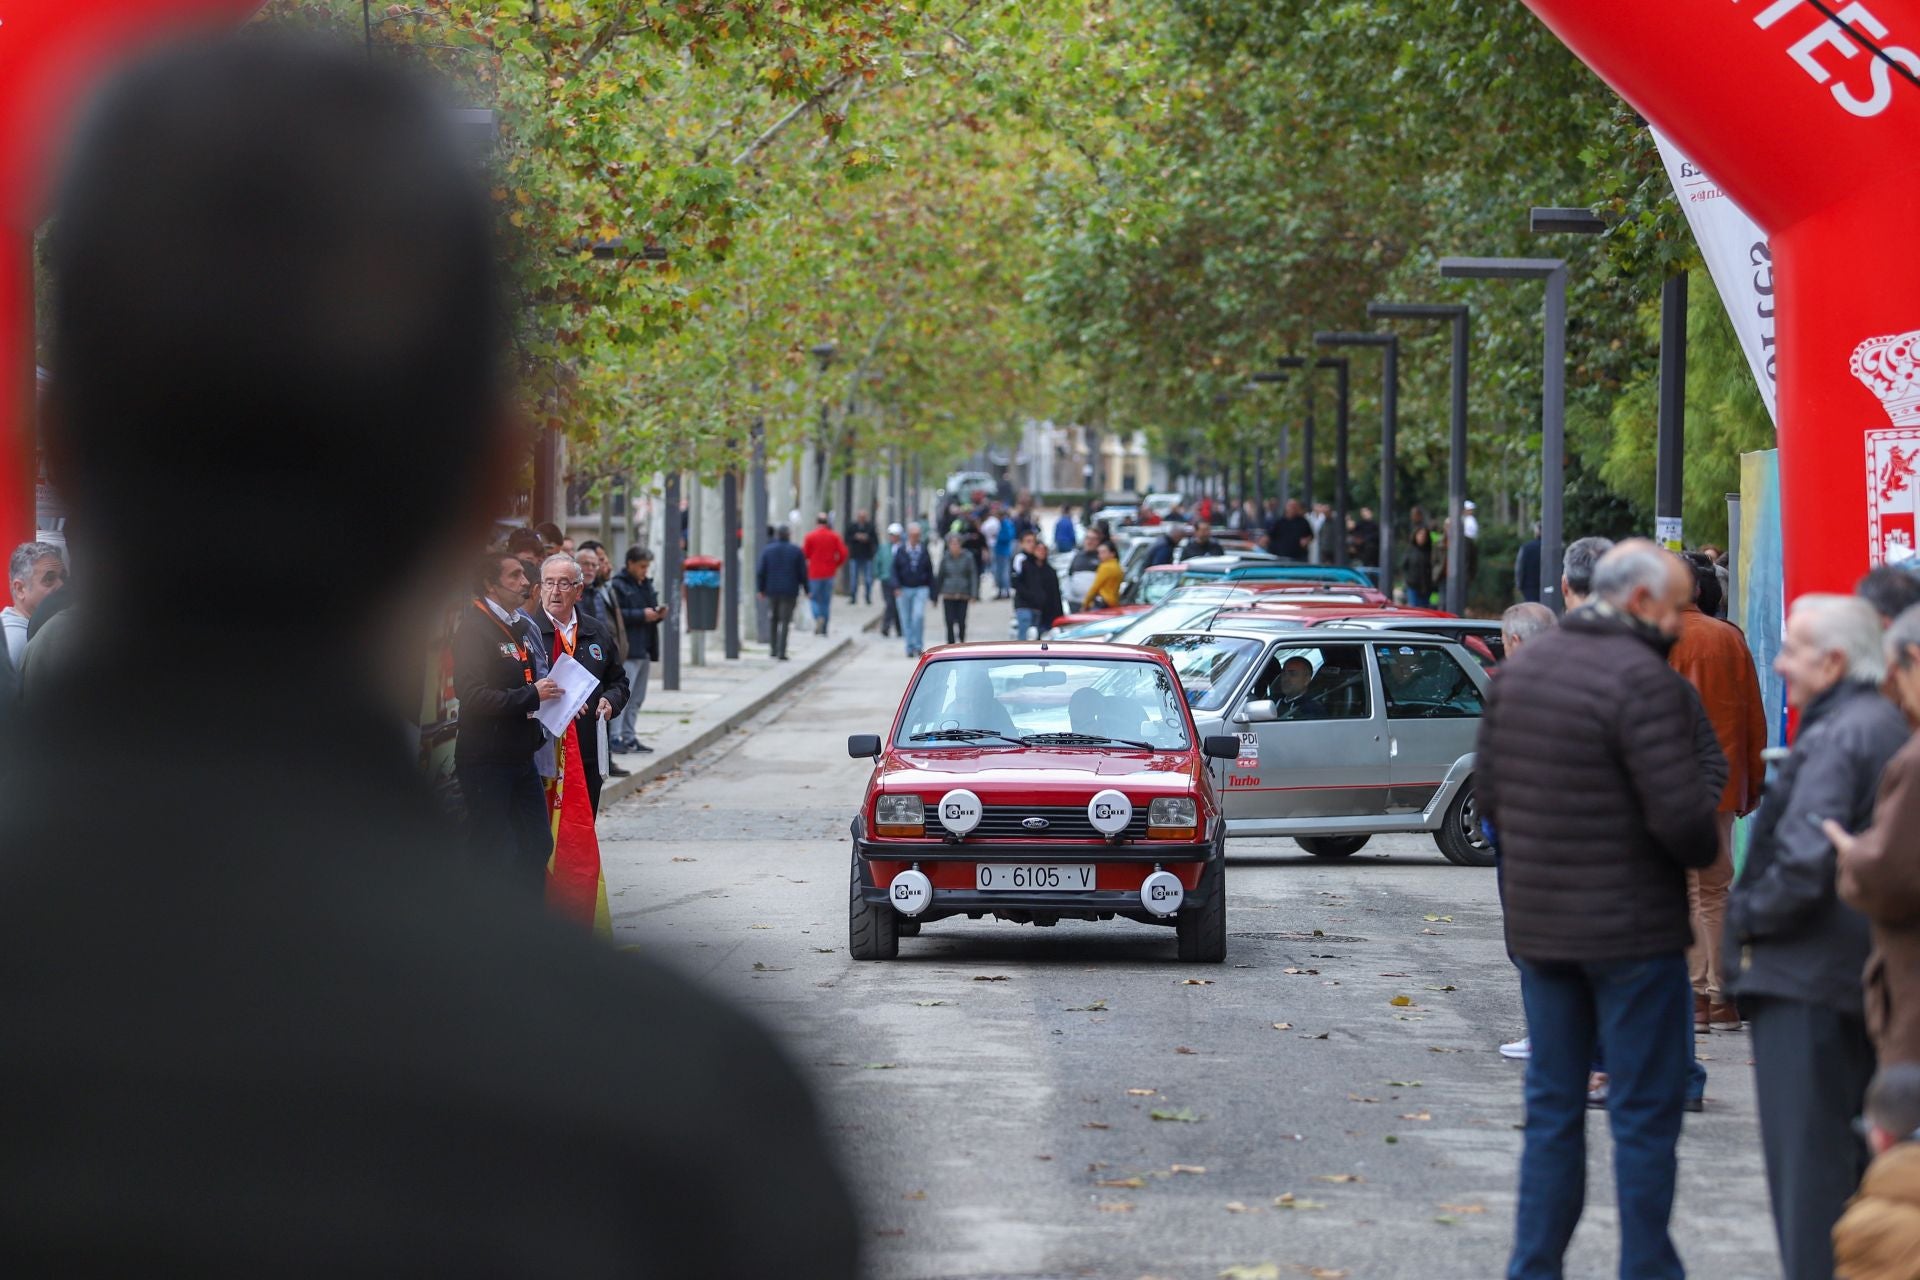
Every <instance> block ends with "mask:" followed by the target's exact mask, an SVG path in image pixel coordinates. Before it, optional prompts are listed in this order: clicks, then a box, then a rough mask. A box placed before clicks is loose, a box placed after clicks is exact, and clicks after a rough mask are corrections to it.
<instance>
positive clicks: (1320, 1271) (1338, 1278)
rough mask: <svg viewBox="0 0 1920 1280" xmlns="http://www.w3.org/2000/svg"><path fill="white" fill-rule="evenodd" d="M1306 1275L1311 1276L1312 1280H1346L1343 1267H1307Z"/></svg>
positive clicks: (1345, 1270)
mask: <svg viewBox="0 0 1920 1280" xmlns="http://www.w3.org/2000/svg"><path fill="white" fill-rule="evenodd" d="M1307 1274H1308V1275H1310V1276H1312V1277H1313V1280H1346V1276H1347V1269H1346V1268H1345V1267H1308V1268H1307Z"/></svg>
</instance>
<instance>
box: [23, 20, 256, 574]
mask: <svg viewBox="0 0 1920 1280" xmlns="http://www.w3.org/2000/svg"><path fill="white" fill-rule="evenodd" d="M259 7H260V0H26V3H24V4H4V5H0V544H4V545H6V546H11V545H12V544H13V543H16V542H19V541H21V540H23V539H26V538H30V537H32V536H33V526H34V518H33V517H34V505H33V504H34V488H33V486H34V467H35V458H34V433H33V421H34V398H35V391H34V361H33V352H34V340H33V338H34V327H33V306H32V299H33V290H32V285H33V274H32V273H33V259H32V245H33V229H34V228H35V227H36V226H37V225H39V222H40V220H41V219H42V218H43V217H44V216H45V214H46V212H47V210H46V205H45V201H46V194H47V184H48V181H49V180H50V178H51V176H52V175H51V172H50V169H51V162H52V159H53V153H54V151H55V149H56V148H57V147H58V146H59V143H60V140H61V138H62V137H63V136H64V132H65V128H66V126H67V124H68V123H69V120H70V117H71V114H72V112H73V110H74V108H75V106H76V105H77V104H78V103H79V102H80V100H81V99H83V98H84V97H85V95H86V93H87V91H88V90H89V89H90V88H92V87H93V85H94V83H95V82H96V81H97V80H98V78H99V77H100V75H101V74H102V73H103V72H104V71H106V70H107V69H108V68H109V67H111V66H112V65H113V63H114V61H115V60H116V59H118V58H122V57H125V56H126V55H127V54H128V53H129V52H130V51H132V50H133V49H134V48H136V47H138V46H139V45H141V44H143V43H145V42H148V41H151V40H153V39H156V38H159V37H164V36H167V35H170V34H173V33H175V32H177V31H180V30H183V29H188V28H191V27H192V26H194V25H195V24H199V25H205V24H207V23H223V24H227V25H232V24H236V23H238V22H240V21H242V20H244V19H245V18H246V17H247V16H248V15H249V14H251V13H252V12H253V11H254V10H255V9H257V8H259Z"/></svg>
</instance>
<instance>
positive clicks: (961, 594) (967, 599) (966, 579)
mask: <svg viewBox="0 0 1920 1280" xmlns="http://www.w3.org/2000/svg"><path fill="white" fill-rule="evenodd" d="M935 585H936V586H938V588H939V591H940V608H941V609H942V611H944V612H945V613H946V615H947V643H948V644H964V643H966V639H967V606H968V605H970V604H972V603H973V597H974V595H975V593H976V592H978V591H979V590H980V561H979V558H978V557H977V556H975V555H974V553H973V552H971V551H969V550H967V547H966V544H965V543H964V542H963V541H962V540H961V537H960V535H959V534H957V533H953V534H948V535H947V554H946V555H944V556H942V557H940V573H939V581H938V582H937V583H936V584H935Z"/></svg>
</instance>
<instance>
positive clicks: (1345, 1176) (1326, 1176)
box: [1314, 1173, 1366, 1182]
mask: <svg viewBox="0 0 1920 1280" xmlns="http://www.w3.org/2000/svg"><path fill="white" fill-rule="evenodd" d="M1314 1181H1315V1182H1365V1181H1366V1179H1365V1178H1363V1177H1361V1176H1360V1175H1359V1174H1357V1173H1322V1174H1319V1175H1317V1176H1316V1177H1315V1178H1314Z"/></svg>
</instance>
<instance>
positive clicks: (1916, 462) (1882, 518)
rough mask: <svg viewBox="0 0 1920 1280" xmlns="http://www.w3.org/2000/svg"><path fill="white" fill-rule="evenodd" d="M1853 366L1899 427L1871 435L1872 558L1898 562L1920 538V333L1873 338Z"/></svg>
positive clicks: (1857, 349)
mask: <svg viewBox="0 0 1920 1280" xmlns="http://www.w3.org/2000/svg"><path fill="white" fill-rule="evenodd" d="M1852 368H1853V376H1854V377H1856V378H1858V379H1860V381H1861V383H1862V384H1863V385H1864V386H1865V387H1866V388H1867V390H1869V391H1871V392H1873V394H1874V395H1876V396H1878V397H1879V399H1880V405H1881V407H1882V408H1884V409H1885V410H1886V411H1887V418H1888V419H1889V420H1890V421H1891V422H1892V423H1893V425H1892V426H1891V427H1876V428H1874V429H1872V430H1870V431H1868V432H1867V433H1866V442H1867V538H1868V542H1869V546H1868V548H1867V560H1868V563H1870V564H1898V563H1900V562H1901V561H1903V560H1910V559H1912V558H1913V555H1914V550H1915V545H1916V541H1917V540H1920V527H1917V526H1920V519H1917V518H1916V517H1920V330H1913V331H1911V332H1908V333H1895V334H1889V335H1887V336H1886V337H1882V338H1868V339H1867V340H1866V341H1865V342H1863V343H1861V344H1860V345H1859V346H1857V347H1855V348H1854V349H1853V363H1852Z"/></svg>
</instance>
